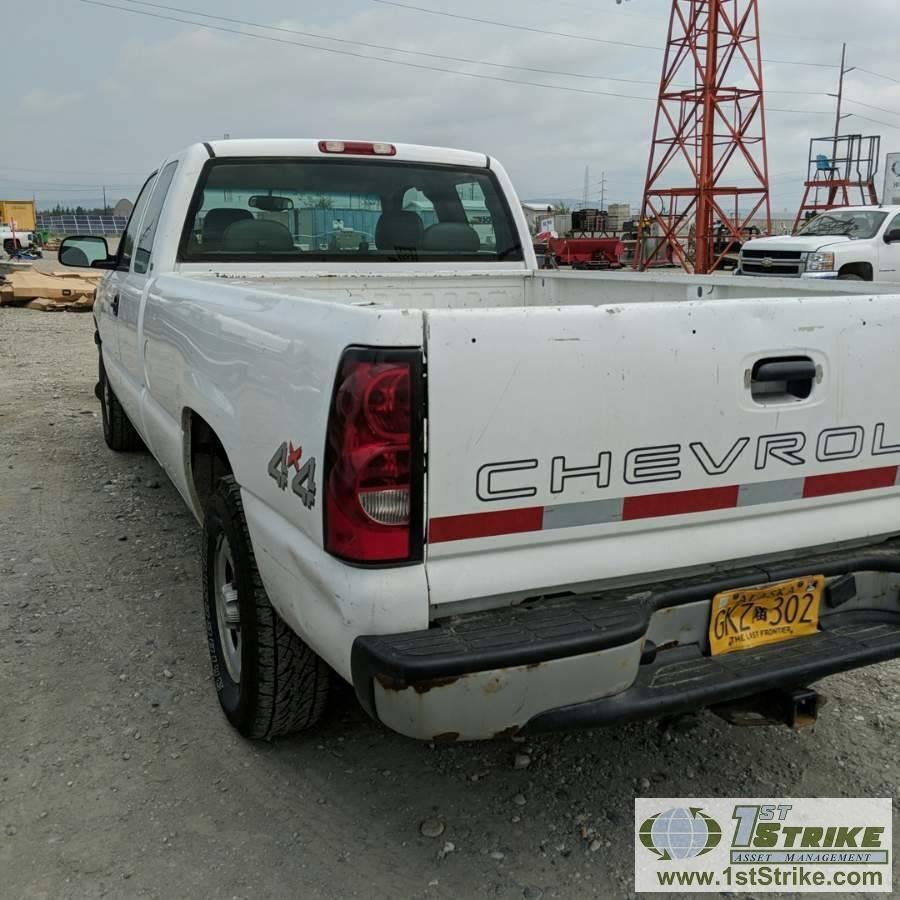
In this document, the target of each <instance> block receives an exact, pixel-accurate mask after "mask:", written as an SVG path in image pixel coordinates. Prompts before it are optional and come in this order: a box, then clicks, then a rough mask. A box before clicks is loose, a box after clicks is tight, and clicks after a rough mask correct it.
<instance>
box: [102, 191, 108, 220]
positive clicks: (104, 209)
mask: <svg viewBox="0 0 900 900" xmlns="http://www.w3.org/2000/svg"><path fill="white" fill-rule="evenodd" d="M108 209H109V206H108V204H107V202H106V185H105V184H104V185H103V215H104V216H105V215H106V211H107V210H108Z"/></svg>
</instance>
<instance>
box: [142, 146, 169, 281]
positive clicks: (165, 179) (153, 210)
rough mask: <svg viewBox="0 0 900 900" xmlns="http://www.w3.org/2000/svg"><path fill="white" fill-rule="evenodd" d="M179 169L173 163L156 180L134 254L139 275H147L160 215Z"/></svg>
mask: <svg viewBox="0 0 900 900" xmlns="http://www.w3.org/2000/svg"><path fill="white" fill-rule="evenodd" d="M177 168H178V163H177V162H171V163H169V164H168V165H167V166H166V167H165V168H164V169H163V170H162V174H161V175H160V176H159V178H158V179H157V180H156V187H154V188H153V195H152V196H151V198H150V202H149V203H148V204H147V211H146V212H145V213H144V220H143V222H142V224H141V235H140V237H139V238H138V241H137V250H136V251H135V253H134V271H135V272H136V273H137V274H138V275H144V274H146V272H147V269H148V268H149V266H150V254H151V252H152V251H153V239H154V238H155V237H156V226H157V224H158V223H159V214H160V213H161V212H162V208H163V203H164V202H165V200H166V194H168V193H169V186H170V185H171V184H172V179H173V178H174V177H175V170H176V169H177Z"/></svg>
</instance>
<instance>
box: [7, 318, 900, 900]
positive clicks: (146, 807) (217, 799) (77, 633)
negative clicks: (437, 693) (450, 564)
mask: <svg viewBox="0 0 900 900" xmlns="http://www.w3.org/2000/svg"><path fill="white" fill-rule="evenodd" d="M91 332H92V323H91V317H90V316H89V315H84V314H71V313H37V312H31V311H28V310H18V309H0V459H2V460H3V464H2V465H0V585H2V587H0V634H2V635H3V639H2V648H3V651H2V653H0V690H2V696H3V698H4V702H3V704H2V705H0V873H2V876H0V877H2V882H0V896H2V897H4V898H16V900H17V898H52V900H56V898H81V897H102V896H109V897H159V898H167V900H168V898H181V897H184V898H188V897H190V898H207V897H208V898H234V897H238V898H267V897H302V898H345V897H364V898H380V897H386V898H388V897H389V898H419V897H421V898H431V897H435V898H437V897H443V898H462V897H497V898H531V900H536V898H547V900H549V898H576V897H578V898H581V897H598V898H600V897H602V898H616V897H625V896H628V895H629V894H630V893H631V891H632V887H633V844H632V840H633V837H632V835H633V832H632V821H633V816H634V805H633V801H634V797H635V795H645V796H660V797H671V796H700V797H702V796H709V795H720V796H741V795H743V796H779V795H781V796H798V797H802V796H813V797H822V796H825V797H828V796H891V797H896V796H897V794H898V790H900V753H898V749H897V741H896V732H897V726H898V724H900V714H898V711H897V703H896V701H897V697H898V689H900V664H897V663H892V664H886V665H882V666H879V667H876V668H871V669H867V670H865V671H862V672H857V673H855V674H850V675H844V676H838V677H835V678H832V679H829V680H828V681H827V682H824V683H823V687H824V690H825V692H826V693H828V694H829V695H830V697H831V702H830V703H829V704H828V706H826V708H825V710H824V712H823V714H822V716H821V718H820V720H819V723H818V725H817V726H816V728H815V729H814V730H811V731H807V732H804V733H802V734H794V733H793V732H791V731H789V730H788V729H786V728H756V729H736V728H731V727H729V726H727V725H726V724H725V723H723V722H721V721H720V720H719V719H717V718H715V717H714V716H712V715H710V714H708V713H704V714H701V715H699V716H697V717H694V718H690V719H683V720H679V721H678V722H677V723H670V724H668V725H659V724H656V723H653V724H641V725H634V726H629V727H625V728H617V729H610V730H602V731H594V732H582V733H577V734H572V735H555V736H549V737H542V738H540V739H535V740H529V741H528V742H525V743H513V742H497V743H492V744H477V745H457V746H432V745H428V744H420V743H416V742H413V741H410V740H407V739H405V738H402V737H399V736H397V735H394V734H392V733H390V732H388V731H386V730H385V729H383V728H381V727H380V726H379V725H377V724H375V723H374V722H371V721H369V720H368V719H367V717H366V716H365V714H364V713H363V712H361V710H360V709H359V707H358V706H357V704H356V702H355V699H354V698H353V695H352V692H348V693H346V695H345V696H342V697H341V698H339V700H338V702H337V703H336V704H335V708H334V710H333V711H332V713H331V714H330V717H329V718H328V720H327V721H326V722H325V724H324V725H323V726H321V727H319V728H318V729H317V730H316V731H315V732H313V733H311V734H309V735H307V736H303V737H298V738H291V739H287V740H281V741H278V742H276V743H274V744H260V743H256V744H254V743H248V742H246V741H244V740H242V739H240V738H239V737H238V736H237V735H236V734H235V733H234V732H232V731H231V730H230V729H229V727H228V726H227V724H226V722H225V720H224V718H223V717H222V716H221V714H220V713H219V709H218V705H217V702H216V696H215V690H214V688H213V685H212V683H211V680H210V672H209V663H208V659H207V654H206V648H205V646H204V639H203V624H202V613H201V604H200V599H199V595H198V585H199V581H200V579H199V573H198V564H197V558H198V543H199V542H198V529H197V526H196V524H195V522H194V521H193V519H192V518H191V517H190V516H189V514H188V513H187V511H186V510H185V508H184V506H183V505H182V503H181V500H180V498H179V497H178V495H177V494H176V492H175V490H174V488H173V487H172V486H171V485H170V484H169V482H168V481H167V479H166V477H165V475H164V474H163V472H162V470H161V469H160V468H159V467H158V466H157V464H156V463H155V462H154V461H153V459H152V458H151V457H150V456H148V455H146V454H138V455H130V456H127V455H124V456H123V455H116V454H113V453H112V452H110V451H109V450H107V449H106V447H105V445H104V444H103V440H102V435H101V430H100V422H99V415H98V407H97V403H96V401H95V399H94V396H93V393H92V390H93V385H94V380H95V374H96V354H95V350H94V346H93V343H92V340H91ZM517 754H518V755H521V757H522V758H520V760H519V761H518V764H517V763H516V755H517ZM896 806H897V802H896V800H895V808H896ZM423 823H424V825H423ZM423 832H425V833H423ZM427 835H434V836H427ZM897 846H898V841H897V839H896V837H895V841H894V849H895V854H896V852H897ZM894 877H895V879H896V878H897V877H898V870H897V867H896V863H895V875H894ZM831 896H834V895H831Z"/></svg>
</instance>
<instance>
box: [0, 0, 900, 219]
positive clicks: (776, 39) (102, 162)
mask: <svg viewBox="0 0 900 900" xmlns="http://www.w3.org/2000/svg"><path fill="white" fill-rule="evenodd" d="M58 2H63V3H64V9H66V10H70V11H71V15H70V16H69V17H68V19H67V20H66V21H65V23H64V26H65V27H63V26H62V24H61V25H60V28H59V30H58V31H57V32H56V38H55V40H56V41H57V43H56V44H55V45H53V43H52V42H53V40H54V37H53V34H54V32H53V25H54V23H53V22H50V21H48V22H43V23H40V24H41V26H42V30H41V32H38V33H45V32H46V33H47V35H48V37H47V38H46V40H47V41H49V42H50V43H51V46H49V47H47V48H45V49H47V50H48V51H50V52H49V53H47V54H45V55H44V56H43V57H42V58H43V59H44V60H45V62H44V63H42V65H41V66H40V67H38V68H37V69H35V68H34V67H16V66H12V67H8V69H7V72H8V73H9V72H10V71H11V72H12V76H11V78H12V82H13V89H14V90H15V89H16V86H17V84H18V89H19V92H20V94H21V95H22V96H21V99H20V101H19V103H18V104H17V106H16V107H15V108H14V110H13V112H12V114H11V115H9V114H6V115H5V119H6V121H5V125H7V126H11V127H13V128H15V127H16V124H17V117H19V121H20V124H22V126H23V127H24V123H25V119H26V117H28V116H33V115H34V113H35V112H36V111H38V110H40V109H43V110H50V109H51V108H52V109H53V110H59V111H66V110H69V109H74V108H75V107H76V104H79V103H80V104H81V111H82V115H81V116H72V117H68V118H67V119H66V123H65V126H66V158H65V160H64V162H65V167H66V168H67V169H72V170H77V169H81V168H83V169H90V170H98V169H103V167H104V166H106V167H108V168H109V170H110V171H111V172H116V171H123V170H125V171H129V172H131V171H133V170H137V171H138V172H141V171H149V170H150V169H151V168H152V167H153V166H155V165H156V164H157V163H158V161H159V160H160V159H162V158H163V157H164V156H165V155H166V154H167V153H168V152H170V151H173V150H175V149H177V148H179V147H180V146H183V145H184V144H187V143H190V142H193V141H197V140H204V139H209V138H218V137H221V136H222V135H223V134H224V133H226V132H227V133H229V134H231V135H232V136H233V137H252V136H264V137H275V136H289V137H290V136H294V137H298V136H308V137H325V136H333V137H349V138H354V137H355V138H363V139H384V140H396V141H409V142H416V143H433V144H445V145H450V146H459V147H465V148H471V149H476V150H482V151H485V152H487V153H489V154H490V155H492V156H494V157H497V158H499V159H500V160H501V161H502V162H503V163H504V164H505V165H506V167H507V169H508V170H509V171H510V174H511V175H512V177H513V181H514V183H515V184H516V185H517V187H518V189H519V191H520V193H521V194H522V195H523V196H531V197H557V196H558V197H574V198H578V197H580V195H581V192H582V188H581V185H582V182H583V179H584V169H585V166H587V165H589V166H590V180H591V195H592V199H593V200H595V201H596V200H597V199H598V196H599V181H600V178H601V173H605V178H606V182H607V184H606V199H607V201H608V202H616V201H620V200H624V201H630V202H632V203H637V202H638V200H639V197H640V194H641V189H642V181H643V176H644V173H645V170H646V165H647V155H648V151H649V141H650V132H651V127H652V119H653V113H654V102H653V101H654V97H655V87H654V82H656V81H657V80H658V78H659V71H660V67H661V64H662V55H661V53H657V52H652V51H647V50H639V49H634V48H622V47H616V46H610V45H607V44H599V43H592V42H588V41H576V40H570V39H565V38H559V37H551V36H548V35H543V34H535V33H532V32H521V31H514V30H509V29H503V28H498V27H491V26H486V25H478V24H474V23H471V22H462V21H456V20H453V19H448V18H444V17H436V16H431V15H427V14H424V13H417V12H412V11H409V10H401V9H397V8H393V7H385V6H382V5H376V4H374V3H371V2H368V0H334V2H333V3H332V4H331V5H330V6H327V7H320V6H312V7H306V6H304V7H303V12H302V14H301V13H298V12H297V5H296V4H295V3H293V2H289V0H270V2H268V3H266V4H254V5H250V6H248V5H247V4H245V3H240V2H238V0H218V2H217V3H216V4H215V5H212V4H210V3H209V2H208V0H167V3H169V4H170V5H173V6H174V5H182V4H183V5H184V6H185V7H186V8H194V9H204V10H205V11H209V12H213V11H214V12H215V14H216V15H222V16H231V17H234V18H239V19H240V18H244V19H253V20H257V21H261V22H262V21H268V22H270V23H271V24H274V25H277V26H279V27H281V28H284V29H295V30H300V31H306V32H314V33H317V34H323V35H325V34H330V35H333V36H336V37H340V38H343V39H345V40H349V41H363V42H369V43H375V44H382V45H385V46H391V47H399V48H408V49H417V50H427V51H429V52H433V53H437V54H443V55H446V56H456V57H466V58H470V59H475V60H484V61H489V62H492V63H495V64H509V65H518V66H528V67H532V68H541V69H553V70H558V71H566V72H578V73H583V74H602V75H609V76H614V77H617V78H621V79H632V80H634V81H638V82H649V83H646V84H633V83H627V82H619V81H607V80H599V79H588V78H578V79H575V78H570V77H564V76H559V75H552V74H542V73H538V72H524V71H516V70H509V69H499V68H493V67H488V66H484V65H474V64H467V63H459V62H453V61H449V60H436V59H430V58H427V57H422V56H412V55H408V54H399V53H392V52H389V51H382V50H376V49H366V48H363V47H358V46H353V45H348V44H340V43H336V42H328V41H327V40H325V39H324V38H323V39H321V40H320V41H314V40H311V39H309V38H306V37H302V36H299V35H291V34H289V33H286V32H272V31H268V32H262V31H259V30H257V32H256V33H257V34H268V35H269V36H271V37H277V38H278V39H279V40H285V41H297V42H301V43H320V44H322V45H323V46H328V47H330V48H331V49H332V50H342V51H347V52H350V53H355V54H359V55H360V56H363V57H376V56H378V57H385V58H388V59H391V60H394V61H395V62H404V63H408V64H410V63H411V64H414V65H417V66H422V67H423V68H415V67H411V66H409V65H407V66H401V65H395V64H392V63H389V62H384V61H380V60H377V59H374V58H369V59H365V58H358V57H355V56H347V55H342V54H339V53H330V52H326V51H323V50H315V49H310V48H308V47H299V46H292V45H290V44H289V43H287V44H285V43H276V42H271V41H267V40H260V39H259V38H252V37H240V36H237V35H234V34H226V33H221V32H216V31H210V30H207V29H203V28H199V27H195V26H191V25H183V24H177V23H172V22H160V21H158V20H155V19H147V18H143V17H140V16H135V15H128V14H126V13H118V12H113V11H111V10H104V11H102V13H101V12H99V11H98V10H97V9H95V8H91V7H88V6H83V5H81V4H78V3H74V2H65V0H58ZM116 2H118V0H116ZM411 2H412V0H411ZM415 2H416V3H418V4H419V5H423V6H426V5H431V6H433V7H434V8H435V9H438V8H444V7H442V6H441V5H440V4H438V3H436V2H435V0H415ZM123 5H124V4H123ZM669 5H670V4H669V3H668V2H666V0H633V2H631V3H630V4H628V6H626V5H624V4H623V5H622V6H616V5H615V4H614V3H613V0H602V2H601V0H594V2H593V3H591V2H589V0H581V2H575V0H567V2H565V3H563V2H560V3H558V4H555V5H553V6H552V7H551V8H548V7H547V6H546V4H545V3H544V2H541V0H517V2H516V3H510V2H504V0H482V2H480V3H475V0H462V2H460V3H459V4H455V5H454V6H453V7H452V8H451V9H452V10H453V11H458V12H460V13H463V14H468V15H474V16H479V17H482V18H494V19H498V20H504V21H510V22H521V23H524V24H527V25H529V26H534V27H537V28H550V29H552V30H554V31H562V32H571V33H574V34H587V35H593V36H595V37H599V38H602V39H608V40H623V41H629V42H632V43H641V44H649V45H655V46H662V44H663V43H664V40H665V34H666V27H667V11H668V8H669ZM604 6H608V7H609V9H606V8H604ZM760 6H761V15H762V19H763V23H762V24H763V35H764V41H765V43H764V51H763V55H764V56H765V57H766V58H771V59H781V60H813V61H820V62H824V63H833V64H834V65H836V64H837V62H838V59H839V54H840V44H841V41H842V40H845V39H846V40H848V41H849V42H851V52H850V64H853V63H856V64H858V65H861V64H866V63H868V65H869V66H871V68H872V69H873V70H875V71H878V70H879V69H885V70H886V71H887V74H891V75H897V76H898V77H900V71H898V69H900V66H897V65H896V63H895V62H894V55H895V47H894V44H895V37H894V35H896V33H897V30H898V26H900V8H898V6H897V4H896V2H895V0H872V2H869V3H866V4H864V5H863V4H860V5H859V7H858V8H855V9H854V15H853V19H852V21H850V22H848V19H847V16H846V6H845V4H843V3H839V2H838V0H791V3H789V4H788V3H769V2H765V0H763V2H762V3H761V5H760ZM448 8H450V7H448ZM548 9H552V15H548ZM592 10H593V11H592ZM171 14H172V15H177V14H176V13H171ZM30 15H31V17H32V18H33V17H34V16H35V14H34V12H33V11H32V13H31V14H30ZM40 15H41V14H40V13H38V14H37V16H38V18H40ZM13 16H14V17H15V16H16V13H15V12H14V13H13ZM50 18H51V17H50V16H48V20H49V19H50ZM13 24H14V25H15V22H14V23H13ZM213 24H215V23H213ZM219 24H221V25H223V27H227V28H237V29H240V26H238V25H230V24H227V23H219ZM25 25H27V23H25V19H24V16H23V27H25ZM248 30H249V29H248ZM92 41H93V42H94V46H95V47H98V48H99V47H102V48H103V53H102V56H101V55H100V54H98V53H95V54H91V53H90V52H89V51H85V50H84V47H83V46H82V45H84V46H89V45H90V44H91V42H92ZM85 60H86V61H85ZM76 61H78V72H77V77H73V74H72V69H73V66H74V65H75V63H76ZM428 67H431V68H428ZM867 67H868V66H867ZM433 69H458V70H464V71H467V72H470V73H477V74H482V75H491V76H494V77H495V78H501V79H503V78H508V79H511V80H521V81H530V82H537V83H543V84H546V85H551V86H554V87H557V88H558V87H565V88H578V89H581V90H583V91H607V92H612V93H619V94H627V95H631V99H629V98H625V97H607V96H599V95H593V94H586V93H577V92H570V91H563V90H555V89H552V88H542V87H536V86H534V85H524V84H508V83H506V82H503V81H496V80H482V79H476V78H470V77H465V76H460V75H452V74H448V73H446V72H441V71H433ZM35 73H38V74H37V76H35ZM765 74H766V83H767V87H768V88H769V89H771V90H772V91H773V92H774V91H807V92H810V93H811V94H815V96H807V95H804V94H779V93H772V94H770V95H769V96H768V105H769V106H770V107H772V108H782V109H791V110H817V111H819V112H820V113H821V114H820V115H813V114H804V113H779V112H774V111H773V112H770V113H769V115H768V126H769V160H770V172H771V173H772V175H773V178H774V179H775V180H774V181H773V205H774V206H775V208H776V209H779V208H781V207H789V208H792V207H795V206H796V205H797V203H798V202H799V196H800V192H801V190H802V181H803V176H804V165H805V160H806V156H807V150H808V142H809V138H810V137H813V136H817V135H818V134H828V133H829V132H830V130H831V128H832V127H833V101H832V100H831V99H829V98H828V97H827V96H825V94H826V92H828V91H833V90H834V87H835V81H836V74H837V73H836V69H828V68H813V67H809V68H806V67H800V66H791V65H785V64H783V63H769V64H767V65H766V73H765ZM9 77H10V76H9V74H8V75H7V87H9ZM35 77H37V85H34V81H35ZM54 84H65V85H66V90H65V92H59V91H56V90H54V89H53V88H52V87H51V85H54ZM847 95H848V97H849V98H855V99H857V100H861V101H863V102H865V103H869V104H871V105H876V106H883V107H885V108H887V109H895V110H897V111H898V112H900V85H898V84H895V83H892V82H890V81H884V80H879V79H874V78H872V77H870V76H866V75H864V74H862V73H860V72H855V73H851V75H849V76H848V84H847ZM633 98H643V99H633ZM54 104H55V105H54ZM846 109H847V110H848V111H851V110H852V111H853V112H855V113H858V114H864V115H866V116H868V117H870V118H875V119H881V120H883V121H887V122H891V123H893V122H896V123H897V124H898V125H900V115H898V116H892V115H891V114H890V113H880V112H876V111H872V110H866V109H865V108H863V107H860V106H854V105H853V104H852V103H850V102H848V104H847V107H846ZM84 110H89V111H90V113H91V114H90V115H87V116H85V115H83V113H84ZM10 119H12V121H10ZM851 126H853V127H854V128H855V129H856V130H862V131H869V130H870V129H874V130H876V131H877V130H880V129H879V126H876V125H873V124H870V123H866V122H864V121H863V120H862V119H848V120H847V127H848V128H849V127H851ZM881 130H883V131H884V133H885V134H886V135H889V136H891V138H890V139H889V140H886V142H885V148H884V149H886V150H887V149H892V146H896V147H898V148H900V130H897V131H888V130H886V129H881ZM32 154H33V150H32V149H31V148H29V147H27V146H22V145H21V144H19V143H15V144H14V146H13V148H12V150H11V149H10V148H9V147H6V148H4V149H3V150H2V151H0V162H2V161H6V162H9V163H10V164H12V165H19V166H22V167H26V166H34V167H38V166H47V167H48V169H47V171H46V172H45V173H44V175H43V176H42V177H44V178H45V179H46V180H61V179H55V178H54V177H53V175H52V169H51V167H52V166H53V165H54V160H55V159H56V157H54V155H53V154H52V153H50V152H48V151H46V150H41V151H40V152H39V155H38V157H37V158H38V159H39V161H34V159H35V157H34V156H33V155H32ZM56 164H57V165H59V163H58V162H57V163H56ZM2 177H3V173H2V169H0V178H2ZM122 180H123V179H121V178H120V179H119V181H122ZM133 180H134V181H137V180H138V178H137V176H134V177H133ZM2 185H3V182H2V181H0V192H2Z"/></svg>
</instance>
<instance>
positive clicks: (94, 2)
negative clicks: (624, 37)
mask: <svg viewBox="0 0 900 900" xmlns="http://www.w3.org/2000/svg"><path fill="white" fill-rule="evenodd" d="M78 2H79V3H86V4H87V5H89V6H102V7H105V8H106V9H114V10H117V11H118V12H125V13H131V14H132V15H136V16H146V17H149V18H151V19H163V20H165V21H168V22H180V23H182V24H183V25H192V26H193V27H194V28H205V29H207V30H209V31H221V32H224V33H225V34H236V35H238V36H239V37H249V38H256V39H257V40H260V41H269V42H270V43H274V44H287V45H290V46H293V47H305V48H306V49H308V50H320V51H321V52H323V53H335V54H338V55H339V56H352V57H354V58H356V59H364V60H366V61H367V62H383V63H388V64H390V65H394V66H405V67H406V68H409V69H419V70H423V71H426V72H442V73H444V74H447V75H460V76H462V77H464V78H480V79H484V80H487V81H500V82H503V83H505V84H516V85H520V86H522V87H538V88H546V89H547V90H551V91H567V92H570V93H574V94H590V95H593V96H597V97H618V98H621V99H624V100H644V101H647V102H655V101H656V98H655V97H642V96H640V95H637V94H621V93H616V92H613V91H594V90H588V89H587V88H576V87H564V86H562V85H558V84H545V83H543V82H539V81H522V80H519V79H517V78H503V77H502V76H500V75H485V74H483V73H479V72H461V71H459V70H458V69H447V68H443V67H441V66H427V65H425V64H424V63H413V62H406V61H404V60H400V59H386V58H385V57H383V56H367V55H366V54H365V53H355V52H353V51H352V50H337V49H335V48H334V47H322V46H320V45H318V44H308V43H305V42H303V41H289V40H287V39H286V38H277V37H274V36H273V35H269V34H253V33H252V32H249V31H238V30H237V29H235V28H225V27H224V26H222V25H211V24H209V23H207V22H193V21H191V20H190V19H181V18H178V17H177V16H167V15H163V14H162V13H152V12H150V11H149V10H144V9H128V8H127V7H124V6H114V5H113V4H112V3H103V2H101V0H78ZM126 2H128V0H126ZM188 14H190V13H189V11H188ZM257 27H259V28H266V27H267V26H265V25H260V26H257ZM325 40H330V39H329V38H325Z"/></svg>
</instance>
